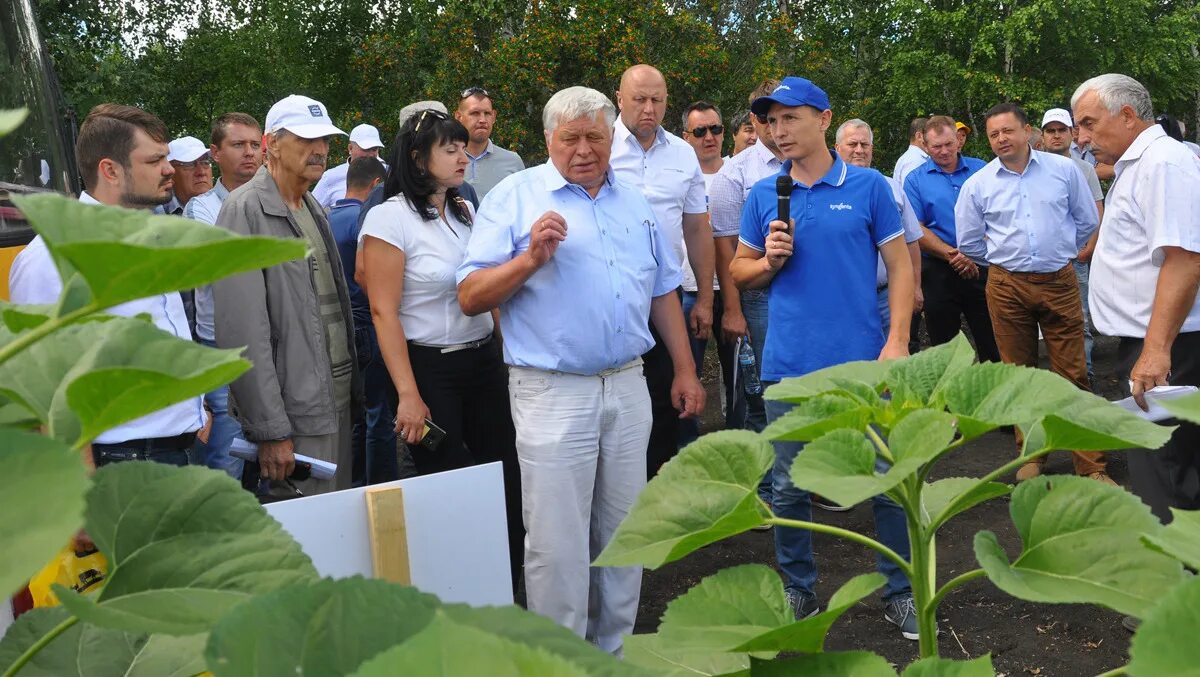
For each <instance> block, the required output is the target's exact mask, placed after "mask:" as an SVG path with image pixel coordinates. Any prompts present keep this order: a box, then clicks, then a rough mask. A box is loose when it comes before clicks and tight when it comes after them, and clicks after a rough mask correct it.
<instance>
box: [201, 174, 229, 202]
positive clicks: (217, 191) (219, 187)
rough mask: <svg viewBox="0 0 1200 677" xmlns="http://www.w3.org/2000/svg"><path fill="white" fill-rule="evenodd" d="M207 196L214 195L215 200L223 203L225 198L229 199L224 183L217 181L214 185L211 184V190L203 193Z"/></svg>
mask: <svg viewBox="0 0 1200 677" xmlns="http://www.w3.org/2000/svg"><path fill="white" fill-rule="evenodd" d="M209 194H212V195H215V196H216V197H217V199H219V200H221V201H222V202H224V201H225V198H227V197H229V189H228V188H226V187H225V183H224V182H223V181H221V180H220V179H217V181H216V183H214V184H213V187H212V190H210V191H208V192H207V193H205V195H209Z"/></svg>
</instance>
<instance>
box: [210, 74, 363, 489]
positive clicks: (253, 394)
mask: <svg viewBox="0 0 1200 677" xmlns="http://www.w3.org/2000/svg"><path fill="white" fill-rule="evenodd" d="M342 134H345V132H343V131H342V130H340V129H338V128H337V127H335V126H334V125H333V122H332V120H330V119H329V113H328V112H327V111H326V109H325V106H324V105H323V104H321V103H320V102H319V101H315V100H313V99H310V98H308V97H305V96H297V95H292V96H289V97H287V98H285V99H283V100H282V101H279V102H278V103H276V104H275V105H274V106H272V107H271V110H270V111H269V112H268V113H267V124H266V135H265V137H264V141H265V143H266V147H267V158H268V160H267V166H266V167H264V168H262V169H259V170H258V173H257V174H255V176H254V178H253V179H250V181H249V182H247V183H246V184H245V185H243V186H241V187H240V188H238V189H237V190H234V191H233V192H232V193H230V194H229V197H228V198H227V199H226V200H225V204H224V205H222V207H221V213H220V215H218V216H217V225H218V226H222V227H225V228H228V229H229V230H231V231H234V232H236V233H238V234H241V235H268V236H272V237H284V238H297V239H303V240H304V242H305V243H306V245H307V246H308V249H309V251H310V252H311V253H310V255H309V257H308V258H307V259H303V260H300V261H291V262H288V263H282V264H279V265H277V266H272V267H271V268H267V269H266V270H261V271H254V272H251V273H244V274H241V275H235V276H233V277H229V278H226V279H224V280H220V281H218V282H216V283H214V284H213V286H212V289H213V302H214V311H215V312H214V324H215V328H216V340H217V346H218V347H221V348H242V347H243V346H244V347H245V356H246V357H247V358H248V359H249V360H250V361H251V362H252V363H253V364H254V367H253V368H252V369H250V371H248V372H246V373H245V374H243V375H242V376H241V377H240V378H238V379H237V380H236V381H234V382H233V383H231V384H230V386H229V395H230V397H229V399H230V403H229V409H230V413H231V414H233V416H234V417H235V418H237V419H238V422H239V423H241V425H242V431H243V433H244V434H245V437H246V439H247V440H249V441H251V442H256V443H257V444H258V466H259V471H260V474H261V476H262V477H263V478H265V479H269V480H271V481H273V482H274V483H275V484H274V485H273V486H272V489H273V490H274V489H279V490H282V491H284V492H290V493H292V494H298V493H301V492H302V493H303V494H305V495H308V494H314V493H324V492H328V491H335V490H338V489H345V488H347V487H349V486H350V460H351V451H350V439H351V414H350V408H351V402H352V401H353V400H354V399H355V395H354V393H355V392H361V383H359V380H358V376H357V374H358V370H357V369H356V368H355V364H354V361H355V360H354V322H353V319H352V317H351V313H350V295H349V292H348V291H347V290H346V280H345V276H344V274H343V272H342V262H341V258H340V257H339V256H338V250H337V245H336V244H335V243H334V240H333V234H332V233H331V232H330V229H329V222H328V221H327V220H326V218H325V211H324V210H323V209H321V205H320V204H318V203H317V200H316V198H314V197H313V195H312V194H311V193H309V192H308V187H309V186H311V185H312V182H313V181H315V180H316V179H317V178H318V177H319V176H320V175H321V173H322V172H323V171H325V161H326V158H327V157H328V156H329V139H330V138H331V137H333V136H337V135H342ZM295 454H304V455H306V456H311V457H314V458H318V459H321V460H325V461H332V462H334V463H336V464H337V473H336V475H335V477H334V478H333V479H332V480H318V479H315V478H309V479H304V480H300V479H298V478H297V479H289V477H290V476H291V475H292V473H293V471H294V470H296V463H295ZM285 483H290V484H291V487H290V489H289V488H288V487H286V485H285Z"/></svg>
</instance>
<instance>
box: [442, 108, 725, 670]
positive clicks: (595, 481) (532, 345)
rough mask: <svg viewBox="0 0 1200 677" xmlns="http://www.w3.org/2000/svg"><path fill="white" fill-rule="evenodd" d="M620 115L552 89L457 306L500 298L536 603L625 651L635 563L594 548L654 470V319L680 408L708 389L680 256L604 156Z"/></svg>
mask: <svg viewBox="0 0 1200 677" xmlns="http://www.w3.org/2000/svg"><path fill="white" fill-rule="evenodd" d="M615 121H616V109H615V107H614V106H613V104H612V102H611V101H609V99H608V97H606V96H604V95H603V94H601V93H600V92H597V91H596V90H593V89H588V88H585V87H569V88H567V89H564V90H562V91H560V92H558V93H557V94H555V95H554V96H552V97H550V100H549V101H548V102H546V106H545V109H544V110H543V113H542V122H543V125H544V127H545V134H546V145H547V150H548V151H549V155H550V161H549V162H547V163H546V164H543V165H539V166H537V167H532V168H530V169H526V170H524V171H522V172H518V173H516V174H513V175H511V176H509V177H507V178H505V179H504V180H503V181H501V182H500V183H499V184H497V185H496V187H495V188H493V189H492V190H491V191H490V192H488V194H487V197H486V198H485V199H484V200H483V202H482V203H481V204H480V206H479V213H478V215H477V217H476V219H475V224H474V228H473V233H472V235H471V241H470V243H469V244H468V246H467V254H466V258H465V260H464V261H463V263H462V265H461V266H460V267H459V269H458V274H457V279H458V285H459V286H458V299H459V305H460V306H461V307H462V309H463V312H465V313H467V314H469V315H475V314H479V313H484V312H488V311H490V310H492V309H493V308H497V307H499V308H500V327H501V329H502V332H503V336H504V361H505V363H507V364H508V365H509V399H510V402H511V404H512V416H513V424H514V426H515V428H516V432H517V456H518V459H519V460H520V464H521V501H522V506H523V510H524V516H525V528H526V529H527V530H528V535H527V537H526V540H525V588H526V592H527V601H528V606H529V610H530V611H534V612H537V613H540V614H542V615H544V616H547V617H549V618H551V619H553V620H555V621H557V622H558V623H561V624H562V625H564V626H566V627H567V628H569V629H571V630H572V631H574V632H575V633H576V634H578V635H580V636H583V637H586V638H587V639H589V640H590V641H592V642H594V643H596V644H597V645H598V646H599V647H600V648H601V649H604V650H605V651H609V652H612V653H615V654H620V653H621V646H622V637H623V636H624V635H626V634H629V633H632V632H633V623H634V619H635V618H636V617H637V607H638V597H639V594H640V588H641V576H642V573H641V567H620V568H595V569H593V568H591V567H590V563H591V561H592V560H593V559H594V558H595V557H596V556H597V555H599V554H600V551H601V550H602V549H603V548H604V546H605V545H607V544H608V541H609V540H610V539H611V538H612V535H613V532H615V531H616V528H617V525H618V524H620V522H621V520H622V519H623V518H624V517H625V515H626V514H627V513H628V512H629V509H630V507H632V505H633V502H634V500H635V499H636V498H637V495H638V494H639V493H640V491H641V489H642V487H643V486H645V484H646V444H647V442H648V440H649V437H650V422H651V412H650V395H649V392H648V391H647V388H646V380H645V378H644V377H643V375H642V360H641V355H642V354H643V353H645V352H646V351H647V350H649V349H650V347H651V345H653V342H654V341H653V339H652V338H651V335H650V328H649V325H648V321H652V322H653V323H654V325H655V327H656V328H657V330H658V332H659V335H660V336H661V337H662V340H663V343H664V344H665V345H666V347H667V349H668V351H669V352H670V356H671V360H672V362H673V363H674V365H675V379H674V385H673V386H672V388H671V400H672V403H673V404H674V405H675V407H676V408H677V409H679V410H680V411H681V412H682V415H684V416H694V415H696V414H698V413H699V412H700V411H701V410H702V409H703V408H704V388H703V386H701V385H700V380H699V379H698V378H696V368H695V364H694V363H693V361H692V353H691V347H690V346H689V344H688V337H687V330H686V328H685V327H684V322H683V309H682V307H681V306H680V302H679V296H678V294H677V293H676V291H675V290H676V289H677V288H678V287H679V284H680V272H679V266H680V262H679V260H678V258H676V255H675V253H674V252H673V251H672V250H671V248H670V246H669V245H668V244H667V240H666V238H665V237H664V236H663V234H662V233H661V232H660V230H659V226H658V224H657V222H656V221H655V218H654V212H653V210H651V208H650V204H649V203H648V202H647V201H646V198H645V197H643V196H642V194H641V192H640V191H638V190H637V189H636V188H633V187H631V186H628V185H625V184H623V183H621V182H620V181H617V180H616V179H614V177H613V173H612V171H611V169H610V167H609V162H608V160H609V154H610V152H611V145H612V134H613V123H614V122H615Z"/></svg>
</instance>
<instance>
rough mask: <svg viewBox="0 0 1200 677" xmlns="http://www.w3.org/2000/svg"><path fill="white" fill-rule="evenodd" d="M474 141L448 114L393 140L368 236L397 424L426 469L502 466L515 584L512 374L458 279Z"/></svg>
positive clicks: (370, 285) (518, 532) (375, 309)
mask: <svg viewBox="0 0 1200 677" xmlns="http://www.w3.org/2000/svg"><path fill="white" fill-rule="evenodd" d="M467 138H468V137H467V130H466V128H464V127H463V126H462V125H461V124H459V122H458V121H457V120H454V119H451V118H449V117H448V116H446V115H445V114H443V113H439V112H437V111H434V110H425V111H423V112H421V113H419V114H416V115H413V116H412V117H411V118H409V120H408V121H407V122H405V124H404V126H403V127H402V128H401V129H400V133H399V134H398V135H397V136H396V142H395V144H394V145H393V154H392V157H391V168H390V169H389V171H388V176H387V180H386V182H385V183H384V202H383V203H381V204H379V205H378V206H376V207H374V208H372V209H371V211H370V212H369V213H368V214H367V216H366V219H365V221H364V222H363V227H362V232H361V233H360V235H359V242H360V243H361V245H362V256H363V259H362V260H363V268H364V269H365V270H364V272H365V279H364V281H365V283H366V284H365V286H366V291H367V298H368V300H369V301H370V304H371V317H372V320H373V321H374V323H375V330H376V333H377V334H378V337H379V349H380V352H381V353H382V354H383V359H384V362H385V363H386V364H387V368H388V372H389V373H390V374H391V378H392V383H393V384H394V385H395V387H396V393H397V395H398V396H399V403H398V406H397V408H396V432H397V433H399V434H400V437H401V438H402V439H403V440H404V441H405V442H407V443H408V445H409V448H410V449H411V450H412V455H413V461H414V462H415V463H416V466H417V470H418V472H420V473H421V474H423V475H424V474H428V473H433V472H441V471H443V470H451V469H454V468H461V467H463V466H467V465H471V464H472V463H476V462H486V461H494V460H500V461H502V462H503V465H504V478H505V494H506V501H507V504H508V506H507V508H508V509H507V512H508V536H509V552H510V559H511V561H512V564H513V584H514V586H515V584H516V580H517V576H518V575H519V574H520V565H521V562H522V559H523V540H524V535H525V534H524V529H523V528H522V523H521V507H520V503H521V489H520V469H519V467H518V466H517V452H516V442H515V432H514V431H513V423H512V416H511V414H510V411H509V403H508V373H507V369H506V368H505V366H504V360H503V358H502V356H501V351H500V341H499V337H498V336H496V334H495V332H496V331H497V329H498V323H497V322H496V318H495V315H494V314H482V315H477V316H475V317H468V316H467V315H465V314H463V312H462V309H461V308H460V307H459V305H458V292H457V289H456V285H455V278H454V273H455V270H456V269H457V268H458V265H459V264H460V263H461V262H462V259H463V255H464V253H465V252H466V249H467V242H468V241H469V240H470V238H471V220H472V218H473V215H474V212H473V209H472V207H471V205H470V203H469V202H467V201H466V200H465V199H463V198H462V197H460V196H459V194H458V188H459V186H461V185H462V182H463V175H464V171H465V169H466V166H467V162H468V160H467V155H466V144H467ZM427 420H428V421H431V422H432V423H433V424H434V425H436V426H438V427H440V428H441V429H443V430H445V432H446V436H445V439H443V440H442V441H441V442H440V444H438V445H436V447H433V445H429V446H430V447H433V448H427V447H426V446H424V445H421V444H419V443H420V442H421V439H422V437H423V436H424V435H425V431H426V424H425V422H426V421H427Z"/></svg>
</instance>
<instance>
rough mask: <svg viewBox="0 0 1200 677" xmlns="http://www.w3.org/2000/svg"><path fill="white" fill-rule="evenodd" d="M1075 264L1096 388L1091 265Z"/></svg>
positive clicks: (1085, 346) (1086, 349)
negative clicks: (1089, 298) (1090, 278)
mask: <svg viewBox="0 0 1200 677" xmlns="http://www.w3.org/2000/svg"><path fill="white" fill-rule="evenodd" d="M1071 263H1072V264H1074V266H1075V277H1077V278H1079V296H1080V298H1082V299H1083V352H1084V354H1085V355H1086V356H1087V371H1088V383H1090V384H1091V386H1092V389H1093V390H1094V389H1095V388H1096V378H1095V376H1096V375H1095V374H1094V373H1093V372H1092V311H1091V309H1089V308H1088V278H1089V277H1091V266H1090V265H1088V264H1086V263H1081V262H1079V261H1072V262H1071Z"/></svg>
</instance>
